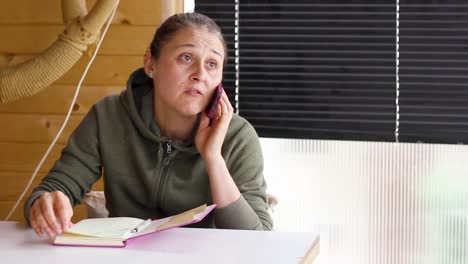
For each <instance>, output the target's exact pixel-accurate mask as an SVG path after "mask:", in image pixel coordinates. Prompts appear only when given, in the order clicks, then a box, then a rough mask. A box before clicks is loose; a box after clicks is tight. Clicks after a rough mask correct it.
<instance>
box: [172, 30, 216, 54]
mask: <svg viewBox="0 0 468 264" xmlns="http://www.w3.org/2000/svg"><path fill="white" fill-rule="evenodd" d="M167 44H168V46H171V48H177V47H181V46H192V47H194V48H209V49H213V50H215V51H216V52H217V53H219V54H224V46H223V43H222V42H221V40H220V39H219V37H218V36H217V34H216V33H213V32H209V31H208V30H206V29H204V28H194V27H187V28H184V29H182V30H179V31H178V32H177V33H175V34H174V36H173V37H172V38H171V40H170V41H169V42H168V43H167Z"/></svg>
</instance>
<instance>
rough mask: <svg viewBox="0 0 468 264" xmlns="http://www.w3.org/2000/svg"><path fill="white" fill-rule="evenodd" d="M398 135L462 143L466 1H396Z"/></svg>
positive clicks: (467, 106) (467, 113) (466, 116)
mask: <svg viewBox="0 0 468 264" xmlns="http://www.w3.org/2000/svg"><path fill="white" fill-rule="evenodd" d="M399 72H400V134H401V140H402V141H406V142H415V141H421V142H433V143H468V2H466V1H463V0H458V1H453V0H432V1H429V0H419V1H415V0H413V1H409V0H404V1H400V71H399Z"/></svg>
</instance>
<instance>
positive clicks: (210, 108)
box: [205, 83, 223, 124]
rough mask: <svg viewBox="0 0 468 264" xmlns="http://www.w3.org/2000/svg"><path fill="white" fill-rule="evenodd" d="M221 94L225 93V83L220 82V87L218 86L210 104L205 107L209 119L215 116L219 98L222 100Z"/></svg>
mask: <svg viewBox="0 0 468 264" xmlns="http://www.w3.org/2000/svg"><path fill="white" fill-rule="evenodd" d="M221 95H223V85H222V84H221V83H219V84H218V87H216V91H215V92H214V94H213V96H212V97H211V99H210V102H209V103H208V106H207V107H206V109H205V113H206V115H207V116H208V118H209V119H212V118H213V117H214V115H215V111H216V108H217V107H218V103H219V100H221ZM210 124H211V121H210Z"/></svg>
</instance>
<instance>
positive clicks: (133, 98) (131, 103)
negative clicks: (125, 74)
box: [120, 68, 200, 153]
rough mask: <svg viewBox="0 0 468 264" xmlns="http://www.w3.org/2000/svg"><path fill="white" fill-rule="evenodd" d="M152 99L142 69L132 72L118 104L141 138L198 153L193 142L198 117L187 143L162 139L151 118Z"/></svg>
mask: <svg viewBox="0 0 468 264" xmlns="http://www.w3.org/2000/svg"><path fill="white" fill-rule="evenodd" d="M153 98H154V89H153V87H152V85H151V79H150V78H149V77H148V76H147V75H146V73H145V70H144V69H143V68H140V69H138V70H136V71H134V72H133V73H132V74H131V75H130V77H129V78H128V81H127V89H126V90H124V91H123V92H122V93H121V94H120V102H121V103H122V104H123V106H124V108H125V109H126V110H127V112H128V114H129V116H130V118H131V119H132V121H133V123H134V125H135V127H136V129H138V130H139V132H140V134H141V135H142V136H143V137H145V138H147V139H149V140H151V141H153V142H155V143H158V144H160V143H163V142H168V141H170V142H171V144H172V146H173V147H174V148H176V149H177V150H180V151H184V152H190V153H198V150H197V148H196V147H195V145H194V143H193V142H195V140H194V137H195V132H196V131H197V128H198V125H199V122H200V116H198V119H197V123H196V125H195V127H194V129H193V131H192V136H191V138H190V139H189V140H188V141H187V142H178V141H175V140H172V139H170V138H167V137H164V136H162V135H161V130H160V129H159V126H158V124H157V123H156V122H155V121H154V118H153V111H154V110H153V108H154V99H153Z"/></svg>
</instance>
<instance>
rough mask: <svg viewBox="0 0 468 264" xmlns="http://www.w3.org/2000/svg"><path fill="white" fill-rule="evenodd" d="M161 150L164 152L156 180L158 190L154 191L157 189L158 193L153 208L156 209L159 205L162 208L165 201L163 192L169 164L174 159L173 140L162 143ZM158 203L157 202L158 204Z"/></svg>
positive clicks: (155, 194) (155, 195)
mask: <svg viewBox="0 0 468 264" xmlns="http://www.w3.org/2000/svg"><path fill="white" fill-rule="evenodd" d="M161 150H164V152H163V151H161V152H162V153H161V154H162V157H161V161H162V162H161V166H160V167H159V175H158V176H159V177H157V179H156V182H157V186H156V187H157V188H153V189H156V193H154V195H153V197H154V199H153V203H154V206H153V207H156V206H157V205H159V206H158V207H159V208H162V207H163V206H162V200H163V197H162V191H163V189H164V187H165V185H166V180H167V170H168V167H169V163H170V161H171V159H172V158H173V157H174V154H173V152H172V141H171V140H167V141H165V142H162V143H161ZM156 201H157V202H156Z"/></svg>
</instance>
